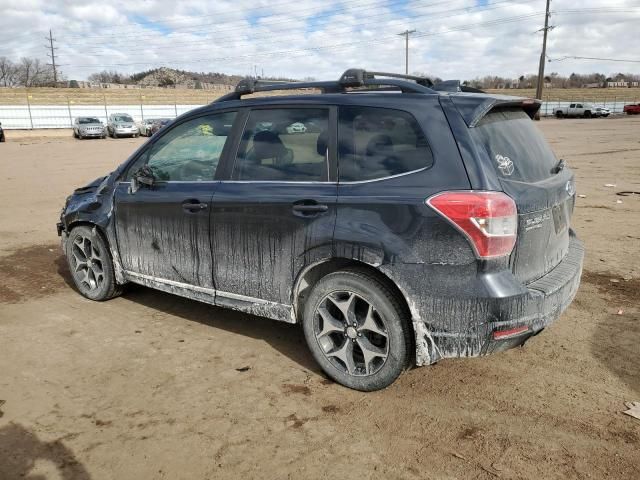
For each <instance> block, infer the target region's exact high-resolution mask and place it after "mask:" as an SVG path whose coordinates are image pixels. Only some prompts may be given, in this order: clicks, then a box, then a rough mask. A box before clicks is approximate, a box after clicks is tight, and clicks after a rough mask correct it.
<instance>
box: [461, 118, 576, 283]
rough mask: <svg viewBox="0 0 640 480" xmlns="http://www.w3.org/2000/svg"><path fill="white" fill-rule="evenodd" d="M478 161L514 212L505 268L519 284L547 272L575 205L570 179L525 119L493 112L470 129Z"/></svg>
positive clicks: (563, 246)
mask: <svg viewBox="0 0 640 480" xmlns="http://www.w3.org/2000/svg"><path fill="white" fill-rule="evenodd" d="M470 132H471V137H472V138H473V139H474V142H475V144H476V146H477V147H478V151H479V152H480V153H481V157H482V161H484V162H488V163H490V164H491V165H492V168H493V169H494V170H495V172H496V174H497V177H498V179H499V182H500V185H501V186H502V189H503V190H504V192H505V193H506V194H507V195H509V196H510V197H511V198H513V200H514V201H515V203H516V205H517V208H518V238H517V241H516V246H515V248H514V250H513V252H512V254H511V259H510V263H511V268H512V271H513V273H514V275H515V276H516V277H517V278H518V279H519V280H520V281H522V282H523V283H525V284H526V283H530V282H532V281H534V280H537V279H539V278H540V277H542V276H543V275H545V274H546V273H548V272H550V271H551V270H552V269H553V268H554V267H555V266H556V265H558V264H559V263H560V262H561V261H562V259H563V258H564V257H565V255H566V254H567V251H568V248H569V227H570V222H571V216H572V214H573V207H574V200H575V183H574V175H573V173H572V172H571V170H570V169H569V168H566V167H564V168H560V169H558V168H557V167H558V165H559V161H558V159H557V158H556V156H555V155H554V153H553V151H552V150H551V148H550V147H549V145H548V144H547V142H546V140H545V139H544V137H543V136H542V134H541V133H540V132H539V130H538V128H537V127H536V126H535V124H534V122H532V121H531V119H530V118H529V116H528V115H527V114H526V113H525V112H524V111H523V110H522V109H518V108H512V107H509V108H498V109H495V110H492V111H490V112H489V113H488V114H487V115H485V116H484V117H483V118H482V119H481V120H480V121H479V122H478V123H477V124H476V126H474V127H472V128H470Z"/></svg>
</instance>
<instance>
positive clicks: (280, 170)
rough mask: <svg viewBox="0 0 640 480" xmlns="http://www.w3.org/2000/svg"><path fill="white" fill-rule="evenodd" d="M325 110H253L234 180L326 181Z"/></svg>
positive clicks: (327, 119)
mask: <svg viewBox="0 0 640 480" xmlns="http://www.w3.org/2000/svg"><path fill="white" fill-rule="evenodd" d="M328 131H329V110H328V109H324V108H274V109H267V110H253V111H252V112H251V113H250V114H249V118H248V119H247V125H246V127H245V130H244V132H243V134H242V142H241V145H240V148H239V149H238V156H237V158H236V161H235V165H234V169H233V178H234V179H235V180H282V181H327V180H328V168H327V138H328Z"/></svg>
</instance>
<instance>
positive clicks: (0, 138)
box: [0, 122, 5, 142]
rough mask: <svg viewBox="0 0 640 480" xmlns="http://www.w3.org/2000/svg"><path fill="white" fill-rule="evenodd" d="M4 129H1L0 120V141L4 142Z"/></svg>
mask: <svg viewBox="0 0 640 480" xmlns="http://www.w3.org/2000/svg"><path fill="white" fill-rule="evenodd" d="M4 141H5V138H4V130H3V129H2V123H1V122H0V142H4Z"/></svg>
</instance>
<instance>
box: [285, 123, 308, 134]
mask: <svg viewBox="0 0 640 480" xmlns="http://www.w3.org/2000/svg"><path fill="white" fill-rule="evenodd" d="M306 131H307V127H305V126H304V123H300V122H295V123H292V124H291V125H289V126H288V127H287V133H305V132H306Z"/></svg>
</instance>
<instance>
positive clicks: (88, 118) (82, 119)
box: [78, 117, 100, 125]
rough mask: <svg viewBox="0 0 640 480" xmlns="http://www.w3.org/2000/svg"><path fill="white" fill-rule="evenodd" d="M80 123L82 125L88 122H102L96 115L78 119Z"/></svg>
mask: <svg viewBox="0 0 640 480" xmlns="http://www.w3.org/2000/svg"><path fill="white" fill-rule="evenodd" d="M78 123H79V124H80V125H88V124H90V123H100V120H98V119H97V118H95V117H85V118H80V119H79V120H78Z"/></svg>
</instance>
